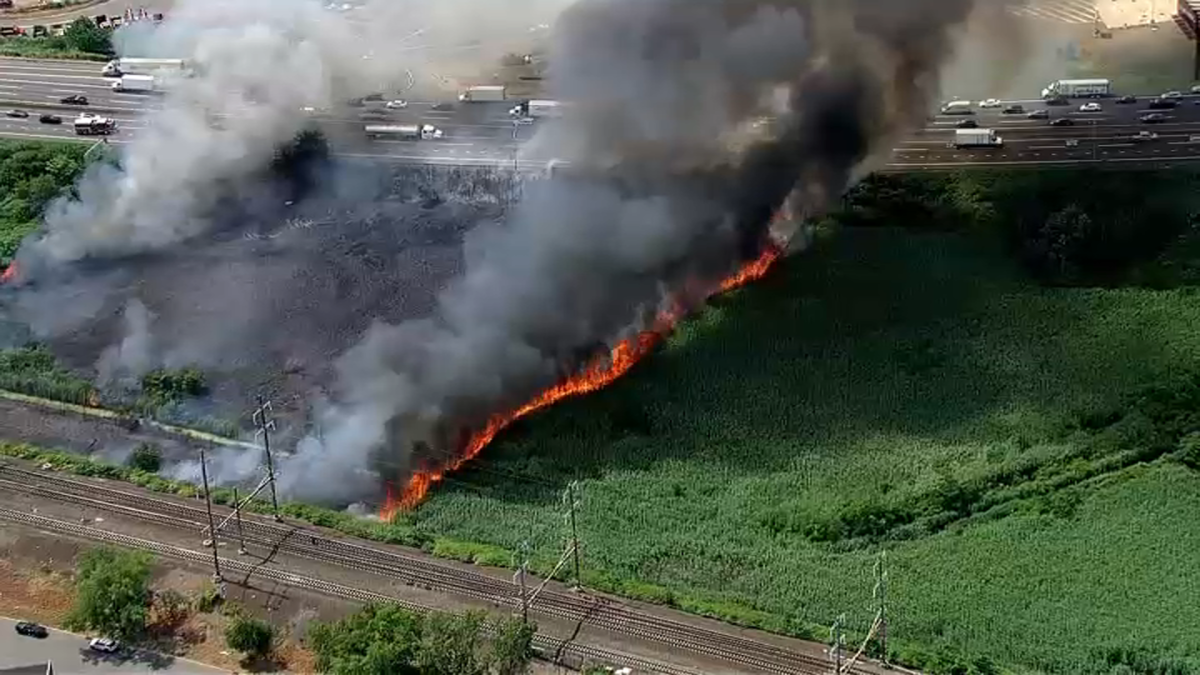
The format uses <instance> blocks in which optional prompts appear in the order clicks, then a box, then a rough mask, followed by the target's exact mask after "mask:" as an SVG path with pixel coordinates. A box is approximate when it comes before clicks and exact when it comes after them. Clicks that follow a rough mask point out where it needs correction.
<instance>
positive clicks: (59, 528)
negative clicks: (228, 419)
mask: <svg viewBox="0 0 1200 675" xmlns="http://www.w3.org/2000/svg"><path fill="white" fill-rule="evenodd" d="M0 520H4V521H8V522H11V523H20V524H22V525H29V526H31V527H35V528H37V529H39V530H43V531H47V532H53V533H57V534H65V535H68V536H74V537H80V538H83V539H90V540H93V541H100V542H104V543H109V544H117V545H119V546H125V547H128V548H137V549H142V550H145V551H150V552H152V553H155V554H157V555H160V556H163V557H166V558H173V559H176V560H182V561H185V562H192V563H198V564H202V565H203V564H207V563H208V562H209V561H210V560H211V558H210V554H209V553H206V552H202V551H193V550H191V549H186V548H182V547H179V546H172V545H170V544H163V543H161V542H157V541H150V540H148V539H140V538H138V537H132V536H129V535H126V534H121V533H118V532H110V531H108V530H101V529H99V528H95V527H88V526H86V525H80V524H77V523H72V522H68V521H65V520H58V519H55V518H47V517H46V516H41V515H36V514H32V513H24V512H22V511H13V510H11V509H0ZM221 567H222V569H228V570H230V571H234V572H238V573H242V574H246V575H247V576H250V575H256V576H259V577H262V578H264V579H270V580H271V581H276V582H279V583H283V584H287V585H289V586H292V587H294V588H301V589H305V590H310V591H314V592H317V593H321V594H323V595H328V596H333V597H339V598H344V599H347V600H354V601H356V602H364V603H372V602H374V603H384V602H388V603H393V604H397V605H400V606H402V607H404V608H405V609H408V610H410V611H414V612H428V611H430V610H432V609H434V608H431V607H425V606H423V605H418V604H416V603H412V602H406V601H403V600H399V599H397V598H393V597H391V596H388V595H384V594H382V593H376V592H374V591H368V590H364V589H361V588H353V587H351V586H345V585H342V584H338V583H334V582H332V581H325V580H323V579H316V578H313V577H307V576H303V575H299V574H293V573H291V572H287V571H283V570H279V569H275V568H271V567H261V566H258V565H254V564H251V563H246V562H242V561H240V560H233V559H230V558H221ZM533 646H534V648H535V649H536V650H537V651H538V652H539V653H540V654H542V655H557V657H558V658H559V660H563V659H570V660H572V661H575V662H578V663H586V662H591V661H598V662H601V663H619V664H624V665H626V666H628V667H631V668H636V669H639V670H642V671H645V672H648V673H659V674H660V675H696V673H695V672H694V671H692V670H687V669H683V668H679V667H676V666H671V665H668V664H664V663H660V662H658V661H652V660H649V659H642V658H638V657H634V656H630V655H628V654H624V653H621V652H616V651H613V650H610V649H605V648H603V647H596V646H593V645H584V644H578V643H574V642H568V641H564V640H562V639H559V638H556V637H553V636H550V635H546V634H544V633H538V634H537V635H535V636H534V639H533Z"/></svg>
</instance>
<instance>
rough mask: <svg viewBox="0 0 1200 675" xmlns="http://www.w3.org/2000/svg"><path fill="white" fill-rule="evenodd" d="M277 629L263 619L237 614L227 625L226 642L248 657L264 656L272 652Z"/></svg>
mask: <svg viewBox="0 0 1200 675" xmlns="http://www.w3.org/2000/svg"><path fill="white" fill-rule="evenodd" d="M274 640H275V629H274V628H272V627H271V624H269V623H267V622H266V621H263V620H262V619H255V618H253V617H244V616H240V615H239V616H235V617H234V618H233V621H231V622H230V623H229V625H228V626H226V627H225V643H226V644H228V645H229V646H230V648H232V649H236V650H237V651H239V652H242V653H243V654H245V655H246V656H248V657H263V656H266V655H267V654H269V653H271V643H272V642H273V641H274Z"/></svg>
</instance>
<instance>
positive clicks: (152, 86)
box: [112, 75, 162, 92]
mask: <svg viewBox="0 0 1200 675" xmlns="http://www.w3.org/2000/svg"><path fill="white" fill-rule="evenodd" d="M161 89H162V86H161V85H160V84H159V82H158V79H157V78H155V77H154V76H153V75H122V76H121V79H119V80H117V81H115V82H113V83H112V90H113V91H126V92H154V91H160V90H161Z"/></svg>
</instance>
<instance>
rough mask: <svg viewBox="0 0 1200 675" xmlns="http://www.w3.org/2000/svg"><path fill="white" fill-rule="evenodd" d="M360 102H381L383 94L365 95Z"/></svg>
mask: <svg viewBox="0 0 1200 675" xmlns="http://www.w3.org/2000/svg"><path fill="white" fill-rule="evenodd" d="M362 100H364V101H382V100H383V94H380V93H375V94H367V95H366V96H364V97H363V98H362Z"/></svg>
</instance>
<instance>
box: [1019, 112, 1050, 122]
mask: <svg viewBox="0 0 1200 675" xmlns="http://www.w3.org/2000/svg"><path fill="white" fill-rule="evenodd" d="M1025 117H1026V118H1028V119H1031V120H1048V119H1050V111H1049V110H1034V111H1033V112H1031V113H1029V114H1028V115H1026V116H1025Z"/></svg>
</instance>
